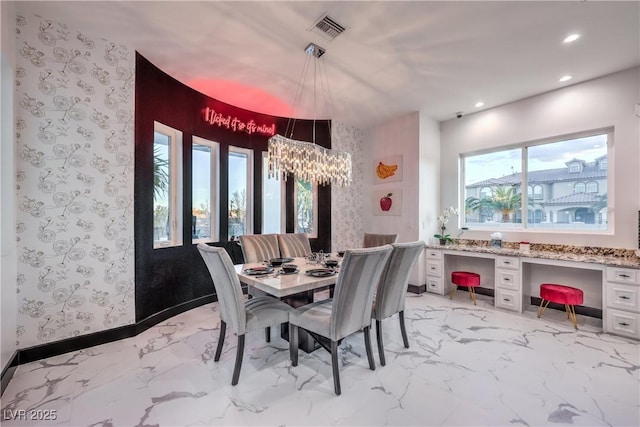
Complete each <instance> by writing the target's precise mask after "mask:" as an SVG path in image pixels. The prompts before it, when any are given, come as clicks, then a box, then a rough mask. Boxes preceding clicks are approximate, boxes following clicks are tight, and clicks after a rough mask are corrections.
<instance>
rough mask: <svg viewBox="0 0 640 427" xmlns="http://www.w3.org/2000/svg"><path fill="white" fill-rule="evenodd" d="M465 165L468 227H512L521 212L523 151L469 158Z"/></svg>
mask: <svg viewBox="0 0 640 427" xmlns="http://www.w3.org/2000/svg"><path fill="white" fill-rule="evenodd" d="M462 165H463V168H464V178H463V179H464V181H463V182H464V199H465V212H466V215H465V217H464V218H465V221H466V223H467V227H473V226H481V227H482V226H486V225H488V224H491V226H492V227H496V228H513V227H514V226H515V224H516V221H517V218H516V211H518V210H519V209H520V199H521V196H520V182H521V179H522V178H521V173H520V171H521V168H522V150H521V149H520V148H517V149H514V150H505V151H499V152H494V153H485V154H477V155H469V156H465V157H464V158H463V162H462ZM498 165H500V166H499V167H498ZM496 171H498V172H496Z"/></svg>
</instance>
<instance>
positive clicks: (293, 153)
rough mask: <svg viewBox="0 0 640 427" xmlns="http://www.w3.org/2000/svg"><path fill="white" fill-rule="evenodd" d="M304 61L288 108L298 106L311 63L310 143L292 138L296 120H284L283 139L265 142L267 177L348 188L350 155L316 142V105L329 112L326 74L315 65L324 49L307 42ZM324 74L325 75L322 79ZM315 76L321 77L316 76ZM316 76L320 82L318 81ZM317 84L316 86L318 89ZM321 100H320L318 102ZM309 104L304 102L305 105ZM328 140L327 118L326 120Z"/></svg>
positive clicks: (280, 137)
mask: <svg viewBox="0 0 640 427" xmlns="http://www.w3.org/2000/svg"><path fill="white" fill-rule="evenodd" d="M305 53H306V54H307V58H306V60H305V63H304V67H303V69H302V73H301V75H300V81H299V84H298V87H297V89H296V96H295V99H294V102H293V105H292V109H293V111H294V114H295V111H297V110H296V109H297V108H298V107H299V106H300V105H302V102H301V101H302V95H303V94H302V91H303V90H304V88H305V87H306V86H308V84H307V79H308V78H309V75H310V68H309V66H310V64H309V61H314V68H313V94H312V96H313V99H312V100H311V101H312V104H311V105H312V106H313V120H312V129H311V131H312V135H311V140H312V141H311V142H306V141H303V140H296V139H294V138H293V135H294V128H295V125H296V117H295V116H293V117H290V118H289V120H288V121H287V128H286V131H285V132H284V135H285V136H281V135H274V136H273V137H271V138H269V141H268V150H267V158H268V162H267V164H268V176H269V177H270V178H272V177H276V179H278V178H280V177H281V178H282V179H283V180H286V179H287V177H288V176H293V177H295V178H296V179H299V180H302V181H307V182H312V183H317V184H322V185H330V184H333V185H338V186H340V187H344V186H348V185H351V182H352V160H351V153H348V152H344V151H337V150H332V149H331V148H325V147H322V146H320V145H318V144H317V143H316V133H317V132H316V125H317V122H318V111H317V108H318V103H319V102H324V107H325V108H330V109H331V110H330V111H332V110H333V100H332V98H331V92H330V90H329V82H328V77H327V75H326V65H325V64H318V60H319V59H318V58H320V56H322V55H323V54H324V49H322V48H321V47H319V46H317V45H315V44H313V43H311V44H309V46H307V48H305ZM323 71H324V73H325V75H324V76H322V72H323ZM318 73H320V74H321V75H320V76H318ZM318 77H320V82H318ZM318 84H319V86H318ZM319 88H320V89H322V90H323V91H324V94H323V95H324V96H322V97H321V96H319V95H318V90H319ZM320 98H322V99H320ZM308 103H309V102H308V101H307V104H308ZM326 122H327V125H328V128H329V129H328V130H329V138H331V119H330V118H329V119H327V120H326Z"/></svg>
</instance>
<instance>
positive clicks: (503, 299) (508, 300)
mask: <svg viewBox="0 0 640 427" xmlns="http://www.w3.org/2000/svg"><path fill="white" fill-rule="evenodd" d="M502 301H505V302H511V300H510V299H509V298H502Z"/></svg>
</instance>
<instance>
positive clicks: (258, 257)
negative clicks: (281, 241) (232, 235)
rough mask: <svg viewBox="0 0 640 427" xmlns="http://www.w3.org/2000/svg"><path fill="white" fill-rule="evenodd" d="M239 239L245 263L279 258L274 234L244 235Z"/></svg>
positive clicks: (278, 249)
mask: <svg viewBox="0 0 640 427" xmlns="http://www.w3.org/2000/svg"><path fill="white" fill-rule="evenodd" d="M239 238H240V246H241V247H242V255H243V256H244V262H245V263H249V262H262V261H269V260H270V259H272V258H280V247H279V246H278V236H277V235H276V234H245V235H241V236H239Z"/></svg>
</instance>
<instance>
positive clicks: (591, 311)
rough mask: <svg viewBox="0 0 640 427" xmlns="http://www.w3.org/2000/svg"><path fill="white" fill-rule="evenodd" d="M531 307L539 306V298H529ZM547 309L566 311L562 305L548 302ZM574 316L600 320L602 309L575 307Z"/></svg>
mask: <svg viewBox="0 0 640 427" xmlns="http://www.w3.org/2000/svg"><path fill="white" fill-rule="evenodd" d="M531 305H535V306H538V307H539V306H540V298H539V297H531ZM547 308H552V309H554V310H560V311H566V309H565V308H564V304H556V303H555V302H550V303H549V305H548V306H547ZM575 308H576V314H581V315H583V316H588V317H594V318H596V319H602V309H600V308H593V307H586V306H584V305H576V306H575Z"/></svg>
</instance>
